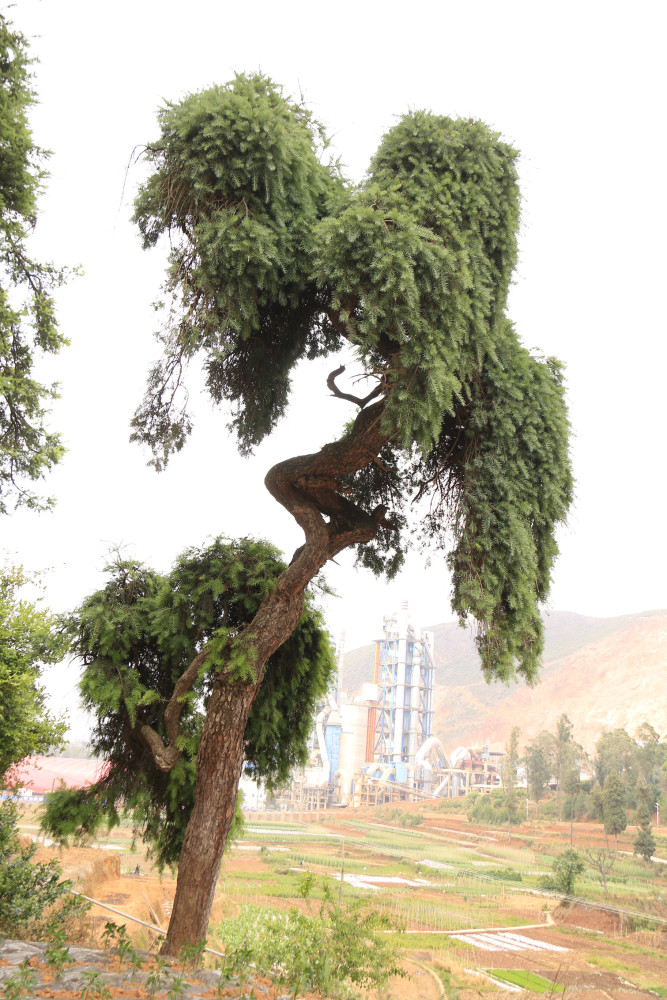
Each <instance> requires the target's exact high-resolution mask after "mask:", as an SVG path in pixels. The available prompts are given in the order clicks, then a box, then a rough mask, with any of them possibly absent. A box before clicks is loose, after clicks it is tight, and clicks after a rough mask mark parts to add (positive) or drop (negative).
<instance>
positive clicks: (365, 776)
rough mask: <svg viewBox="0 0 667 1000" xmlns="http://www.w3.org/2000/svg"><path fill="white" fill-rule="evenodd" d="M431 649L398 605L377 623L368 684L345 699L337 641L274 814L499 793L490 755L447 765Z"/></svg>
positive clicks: (460, 757)
mask: <svg viewBox="0 0 667 1000" xmlns="http://www.w3.org/2000/svg"><path fill="white" fill-rule="evenodd" d="M433 642H434V636H433V633H432V632H426V631H421V630H418V629H416V628H415V627H414V626H413V624H412V622H411V620H410V618H409V615H408V605H407V602H405V603H404V604H403V605H402V607H401V610H400V612H399V613H398V614H394V615H390V616H387V617H385V619H384V627H383V636H382V638H381V639H378V640H376V642H375V671H374V677H373V682H372V683H366V684H363V685H362V688H361V694H360V696H355V697H347V696H346V695H345V694H344V693H343V690H342V684H341V682H342V671H343V641H342V640H341V641H339V643H338V674H337V679H336V685H335V688H334V689H333V690H332V691H331V693H330V695H329V697H328V699H327V700H326V702H325V703H324V704H322V705H321V706H320V707H319V709H318V712H317V716H316V718H315V724H314V728H313V732H312V737H311V748H310V758H309V761H308V763H307V765H306V767H305V768H303V770H302V771H300V772H299V773H298V774H296V775H295V776H294V779H293V781H292V783H291V784H290V785H289V786H288V787H287V788H285V789H283V791H282V792H281V793H280V794H279V795H278V796H277V798H276V805H277V806H278V808H281V809H289V810H299V811H303V810H313V809H318V810H319V809H327V808H336V807H342V806H349V805H351V806H360V805H380V804H382V803H385V802H396V801H416V800H419V799H426V798H437V797H444V798H451V797H454V796H458V795H466V794H468V793H469V792H471V791H491V790H492V789H493V788H497V787H499V785H500V777H499V771H500V769H499V762H498V759H497V755H495V754H489V752H488V751H487V750H486V748H475V749H473V750H471V749H466V748H463V747H459V748H458V749H457V750H456V751H454V753H452V754H450V755H449V757H448V756H447V754H446V753H445V751H444V748H443V747H442V744H441V743H440V740H439V739H438V738H437V737H436V736H434V735H433V678H434V673H435V664H434V660H433Z"/></svg>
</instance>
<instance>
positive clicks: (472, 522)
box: [127, 75, 572, 953]
mask: <svg viewBox="0 0 667 1000" xmlns="http://www.w3.org/2000/svg"><path fill="white" fill-rule="evenodd" d="M159 126H160V134H159V136H158V138H157V139H156V140H155V141H154V142H152V143H150V144H149V145H148V147H147V154H146V155H147V157H148V159H149V161H150V163H151V164H152V167H153V173H152V174H151V176H150V177H149V179H148V180H147V181H146V183H145V184H144V185H143V187H142V188H141V190H140V192H139V195H138V198H137V201H136V211H135V219H136V221H137V224H138V226H139V229H140V231H141V234H142V236H143V240H144V245H145V246H146V247H147V248H149V247H153V246H155V245H156V244H157V243H158V241H159V240H160V238H161V237H163V236H167V237H168V238H169V245H170V248H171V249H170V256H169V268H168V273H167V279H166V293H167V296H168V301H167V304H166V306H165V309H164V312H163V316H164V325H163V329H162V332H161V335H160V336H161V339H162V343H163V357H162V359H161V360H160V361H159V362H158V363H157V364H156V365H155V367H154V368H153V369H152V371H151V373H150V376H149V381H148V388H147V392H146V396H145V398H144V401H143V403H142V404H141V406H140V408H139V409H138V411H137V413H136V415H135V418H134V421H133V437H134V439H135V440H137V441H139V442H142V443H144V444H147V445H148V446H150V448H151V449H152V451H153V456H154V457H153V460H152V461H153V463H154V464H155V466H156V467H157V468H158V469H159V468H161V467H163V466H164V464H165V462H166V461H167V460H168V459H169V457H170V455H171V454H172V453H173V452H175V451H178V450H179V449H180V448H182V447H183V445H184V443H185V440H186V438H187V436H188V434H189V432H190V429H191V426H192V420H191V417H190V415H189V414H188V412H187V409H186V405H185V400H186V399H187V396H186V394H185V391H184V378H185V371H186V367H187V364H188V363H189V362H191V361H192V360H193V359H194V358H195V356H197V355H199V356H200V357H201V359H202V361H203V366H204V370H205V373H206V379H207V385H208V390H209V392H210V395H211V397H212V398H213V400H214V401H216V402H219V403H225V404H227V405H228V406H229V407H230V408H231V412H230V425H229V426H230V429H231V430H232V432H233V433H234V434H235V435H236V437H237V439H238V442H239V447H240V449H241V451H242V452H244V453H246V454H249V453H250V452H251V451H252V449H253V448H254V447H255V446H256V445H257V444H259V442H260V441H262V439H263V438H264V437H265V436H266V435H267V434H269V433H270V432H271V430H272V429H273V427H274V426H275V425H276V423H277V422H278V420H279V419H280V418H281V417H282V416H283V414H284V413H285V410H286V408H287V404H288V400H289V392H290V387H291V382H290V377H291V372H292V370H293V368H294V366H295V365H296V364H297V363H298V362H299V361H301V360H307V359H313V358H316V357H318V356H320V357H322V356H326V355H329V354H331V353H332V352H335V351H337V350H339V349H340V348H341V347H342V346H343V345H345V344H347V345H351V347H352V348H353V349H354V352H355V355H356V364H357V365H358V366H359V374H360V375H361V376H364V377H366V378H367V379H368V380H369V388H368V391H367V392H366V395H365V396H359V395H357V394H356V393H353V392H349V391H346V390H345V389H344V388H342V387H341V386H340V385H339V383H338V381H337V379H339V378H340V376H341V375H342V374H343V371H344V368H343V366H341V365H339V366H338V367H337V368H336V369H335V370H334V371H332V372H331V374H330V376H329V378H328V380H327V385H328V388H329V390H330V392H331V393H333V395H334V396H335V397H337V398H339V399H341V401H346V402H347V403H348V404H352V406H354V407H356V408H357V410H358V412H357V414H356V416H355V418H354V419H353V420H352V421H351V422H349V423H348V424H347V425H346V427H345V429H344V431H343V432H342V435H341V437H340V438H339V439H338V440H337V441H334V442H332V443H330V444H326V445H324V446H323V447H322V449H321V450H320V451H319V452H316V453H314V454H310V455H301V456H298V457H294V458H290V459H288V460H286V461H284V462H281V463H280V464H278V465H276V466H274V468H272V469H271V470H270V471H269V473H268V475H267V477H266V486H267V488H268V490H269V492H270V493H271V495H272V496H273V497H274V498H275V499H276V500H277V501H278V502H279V503H280V504H282V505H283V506H284V507H285V508H286V509H287V510H288V511H289V512H290V513H291V514H292V515H293V516H294V518H295V520H296V521H297V523H298V524H299V526H300V527H301V528H302V530H303V532H304V542H303V544H302V545H301V546H300V547H299V548H298V549H297V551H296V552H295V554H294V556H293V558H292V560H291V562H290V563H289V565H288V566H287V567H286V568H285V569H284V570H283V571H282V573H281V574H280V575H279V577H278V578H277V579H275V580H274V581H273V585H272V587H271V589H270V590H267V591H266V592H265V594H264V595H263V597H262V600H261V603H260V604H259V606H258V608H257V610H256V612H255V613H254V616H253V617H252V619H251V620H248V621H247V623H244V626H243V628H240V629H239V630H238V631H234V632H233V634H223V635H220V636H219V637H218V636H217V635H216V636H213V637H212V638H211V643H210V645H208V646H203V647H202V648H201V649H199V650H198V652H197V655H196V658H195V660H194V661H193V665H192V669H191V667H190V666H188V667H187V668H186V670H185V671H184V673H183V674H182V680H180V681H179V682H177V683H176V686H175V688H174V694H173V695H172V698H171V700H170V702H169V704H168V705H167V707H166V709H165V718H167V715H168V717H169V718H170V719H171V718H175V719H176V722H175V724H174V726H173V728H172V730H171V732H170V733H169V734H168V735H162V734H161V733H159V732H158V731H157V730H156V729H155V727H151V726H144V728H143V729H142V730H141V732H139V731H138V730H136V722H135V721H134V720H133V719H132V718H131V717H130V718H129V719H128V720H127V725H129V726H130V727H131V728H132V729H133V731H136V733H137V739H138V740H140V741H141V742H142V745H143V746H145V747H146V749H147V751H148V752H150V753H151V755H152V756H153V759H154V761H155V763H156V766H157V767H158V768H159V769H164V771H165V773H166V772H168V771H169V770H171V769H172V768H174V767H177V766H179V761H180V758H181V756H182V751H181V749H180V747H179V741H181V740H182V738H183V737H182V735H181V730H180V728H179V723H178V711H177V706H178V705H180V704H181V701H180V700H179V699H182V698H183V696H184V695H185V693H186V692H187V691H188V690H189V689H190V684H191V681H193V680H194V678H195V677H197V676H198V675H199V671H200V670H202V671H206V672H207V673H208V675H209V676H210V682H209V683H210V696H209V699H208V703H207V707H208V711H207V714H206V718H205V719H204V721H203V723H202V730H201V739H200V743H199V750H198V756H197V763H196V771H197V787H196V798H195V803H194V807H193V809H192V813H191V817H190V820H189V823H188V826H187V830H186V833H185V837H184V842H183V850H182V853H181V857H180V863H179V879H178V886H177V891H176V898H175V901H174V908H173V912H172V917H171V922H170V926H169V932H168V937H167V941H166V945H165V950H166V951H167V952H170V953H175V952H177V951H178V949H179V947H180V946H181V944H182V943H183V941H184V940H186V939H190V940H192V939H195V940H201V939H203V938H204V937H205V934H206V928H207V920H208V911H209V906H210V900H211V895H212V892H213V886H214V884H215V880H216V877H217V872H218V868H219V864H220V858H221V855H222V851H223V849H224V844H225V841H226V838H227V834H228V830H229V824H230V823H231V816H232V813H233V809H232V805H231V804H232V803H233V801H234V798H235V795H236V788H237V784H238V779H239V775H240V772H241V767H242V763H243V747H244V733H245V730H246V725H247V723H248V720H249V718H250V715H251V711H252V708H253V702H254V700H255V698H256V697H257V696H258V694H259V693H260V692H261V689H262V686H263V677H264V673H265V668H266V665H267V663H269V662H270V658H271V657H272V656H273V655H274V653H275V652H276V651H277V650H278V649H279V648H280V647H281V646H282V644H283V643H284V642H286V640H288V639H289V637H290V636H291V634H292V632H293V631H294V629H295V627H296V626H297V624H298V622H299V621H300V619H301V615H302V610H303V602H304V599H305V597H304V595H305V593H306V588H307V586H308V584H309V582H310V581H311V580H312V579H313V578H314V577H315V575H316V574H317V573H319V571H320V570H321V568H322V567H323V566H324V565H325V564H326V562H327V561H328V560H329V559H333V558H334V557H335V556H336V555H337V554H338V553H339V552H341V551H342V550H343V549H345V548H348V547H350V546H355V547H356V550H357V555H358V560H359V562H360V563H361V564H362V565H364V566H367V567H369V568H370V569H371V570H373V571H374V572H376V573H381V572H386V573H388V574H389V575H391V574H392V573H395V572H396V571H397V569H398V568H399V566H400V564H401V561H402V559H403V557H404V552H405V549H406V546H407V545H408V544H409V542H410V539H412V540H413V541H415V542H416V543H420V544H422V545H423V546H425V547H429V548H431V549H433V548H435V549H436V550H438V549H439V550H441V551H443V552H448V556H447V559H448V564H449V566H450V567H451V571H452V576H453V606H454V608H455V609H456V611H457V612H458V614H459V616H460V618H461V620H462V621H464V620H468V619H469V618H472V619H474V620H476V622H477V625H478V635H477V646H478V649H479V653H480V657H481V663H482V668H483V670H484V673H485V675H486V677H487V678H489V679H490V678H501V679H505V680H506V679H508V678H509V677H512V676H514V675H515V674H517V673H518V674H519V675H520V676H522V677H524V678H526V679H527V680H528V681H533V680H534V679H535V677H536V673H537V669H538V664H539V660H540V656H541V652H542V646H543V635H542V623H541V619H540V614H539V605H540V603H541V602H543V601H544V600H545V599H546V597H547V594H548V591H549V582H550V572H551V567H552V564H553V560H554V558H555V556H556V554H557V548H556V543H555V540H554V532H555V527H556V525H557V524H558V523H559V522H561V521H563V520H564V518H565V516H566V512H567V509H568V506H569V503H570V500H571V496H572V476H571V472H570V467H569V458H568V433H569V428H568V420H567V414H566V409H565V404H564V390H563V384H562V371H561V366H560V365H559V363H558V362H557V361H555V360H554V359H543V358H539V357H533V356H532V355H531V354H530V353H529V352H528V351H527V350H525V349H524V348H523V347H522V346H521V344H520V343H519V341H518V338H517V335H516V332H515V331H514V329H513V327H512V325H511V323H510V321H509V320H508V318H507V317H506V314H505V305H506V300H507V294H508V288H509V282H510V278H511V274H512V270H513V267H514V264H515V261H516V231H517V225H518V217H519V195H518V189H517V178H516V167H515V162H516V155H517V154H516V153H515V151H514V150H513V149H511V148H510V147H509V146H508V145H507V144H505V143H503V142H501V141H500V139H499V136H498V135H497V134H496V133H493V132H492V131H490V130H489V129H488V128H487V127H486V126H485V125H483V124H482V123H480V122H475V121H454V120H451V119H448V118H444V117H438V116H436V115H432V114H428V113H426V112H421V111H417V112H413V113H411V114H408V115H406V116H404V117H403V118H402V119H401V120H400V121H399V122H398V123H397V124H396V125H395V126H394V127H393V128H392V129H391V130H390V132H389V133H388V134H387V135H386V136H385V137H384V139H383V141H382V143H381V145H380V147H379V149H378V151H377V153H376V155H375V156H374V158H373V160H372V162H371V166H370V171H369V174H368V176H367V179H366V180H365V181H364V183H363V184H361V185H353V184H347V183H345V181H344V179H343V178H342V176H341V174H340V171H339V170H338V168H337V167H336V165H335V164H332V163H327V162H326V161H325V159H324V155H323V153H324V148H323V147H324V146H325V145H326V139H325V137H324V133H323V130H322V129H321V128H320V127H319V126H318V125H317V123H316V122H315V121H314V120H313V118H312V116H311V115H310V113H309V112H308V111H307V109H306V108H305V107H304V106H303V105H302V104H299V103H294V102H292V101H291V100H288V99H286V98H285V97H284V96H283V95H282V93H281V91H280V89H279V88H278V87H276V86H275V85H274V84H273V83H272V82H271V81H270V80H268V79H266V78H265V77H263V76H260V75H255V76H237V77H236V78H235V79H234V80H233V81H232V82H231V83H230V84H228V85H226V86H222V87H214V88H212V89H209V90H206V91H203V92H201V93H197V94H193V95H191V96H189V97H186V98H185V99H184V100H183V101H181V102H180V103H179V104H168V105H166V106H165V107H164V108H163V109H162V110H161V112H160V115H159ZM316 416H317V415H316V414H314V418H315V419H316ZM413 500H414V501H415V502H414V503H413V502H412V501H413ZM416 501H420V503H417V502H416ZM415 511H416V512H417V517H416V518H414V519H413V520H412V521H410V518H409V514H411V513H412V512H415Z"/></svg>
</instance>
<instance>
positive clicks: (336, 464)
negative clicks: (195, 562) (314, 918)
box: [146, 399, 388, 955]
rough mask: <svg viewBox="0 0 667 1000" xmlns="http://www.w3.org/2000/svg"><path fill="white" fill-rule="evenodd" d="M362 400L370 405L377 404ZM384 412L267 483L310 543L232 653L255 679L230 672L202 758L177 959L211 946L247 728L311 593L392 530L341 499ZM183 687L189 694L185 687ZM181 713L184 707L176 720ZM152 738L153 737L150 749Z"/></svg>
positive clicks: (373, 409)
mask: <svg viewBox="0 0 667 1000" xmlns="http://www.w3.org/2000/svg"><path fill="white" fill-rule="evenodd" d="M359 402H360V403H361V404H362V405H364V404H365V403H366V402H368V400H367V399H366V400H363V401H359ZM384 406H385V401H384V399H381V400H379V401H378V402H375V403H373V405H371V406H368V407H367V408H365V409H362V410H361V411H360V412H359V414H358V415H357V418H356V420H355V422H354V425H353V427H352V430H351V432H350V433H349V434H348V435H346V437H345V438H344V439H342V440H341V441H336V442H334V443H332V444H328V445H325V446H324V447H323V448H322V449H321V451H319V452H317V453H315V454H313V455H304V456H300V457H298V458H292V459H289V460H288V461H286V462H281V463H280V464H279V465H276V466H274V467H273V469H271V471H270V472H269V474H268V475H267V477H266V486H267V488H268V490H269V491H270V493H271V494H272V496H274V497H275V499H276V500H278V502H279V503H281V504H282V505H283V506H284V507H286V508H287V510H289V511H290V513H291V514H292V515H293V516H294V518H295V519H296V521H297V523H298V524H299V525H300V526H301V528H302V529H303V531H304V535H305V541H304V544H303V545H302V546H301V547H300V548H299V549H297V551H296V552H295V554H294V557H293V559H292V562H291V563H290V565H289V566H288V567H287V569H285V570H284V572H283V573H282V574H281V575H280V577H279V578H278V581H277V585H276V587H275V589H274V590H273V591H272V592H271V593H270V594H269V595H267V597H266V598H265V599H264V600H263V602H262V604H261V605H260V607H259V609H258V611H257V614H256V615H255V617H254V618H253V620H252V621H251V622H250V623H249V624H248V625H247V626H246V628H245V629H244V630H243V631H242V632H241V633H240V634H239V635H238V636H236V638H235V639H234V640H233V641H232V644H231V646H230V654H231V653H232V652H234V653H238V652H241V653H243V655H245V656H246V657H249V658H250V659H251V662H252V663H253V669H254V677H253V678H252V679H251V680H249V681H244V682H242V681H238V680H234V679H233V678H232V677H231V676H230V674H229V672H228V671H226V670H225V669H224V668H223V669H222V670H221V671H220V672H219V673H218V675H217V677H216V679H215V682H214V685H213V691H212V694H211V697H210V699H209V705H208V710H207V715H206V719H205V720H204V724H203V728H202V737H201V743H200V747H199V753H198V756H197V792H196V800H195V805H194V808H193V810H192V815H191V817H190V821H189V823H188V827H187V830H186V833H185V839H184V843H183V850H182V852H181V857H180V861H179V866H178V882H177V886H176V897H175V899H174V907H173V910H172V915H171V921H170V924H169V930H168V934H167V938H166V940H165V943H164V945H163V948H162V952H163V954H167V955H177V954H178V952H179V950H180V948H181V946H182V945H183V944H185V943H188V942H189V943H195V942H201V941H204V940H205V939H206V934H207V930H208V920H209V915H210V911H211V904H212V902H213V894H214V892H215V885H216V881H217V877H218V872H219V869H220V863H221V860H222V855H223V851H224V848H225V844H226V842H227V837H228V835H229V830H230V828H231V824H232V819H233V816H234V806H235V803H236V794H237V788H238V782H239V778H240V776H241V769H242V767H243V740H244V733H245V728H246V724H247V721H248V716H249V714H250V710H251V708H252V703H253V701H254V698H255V696H256V694H257V691H258V690H259V687H260V684H261V682H262V677H263V673H264V667H265V665H266V662H267V660H268V659H269V657H270V656H271V655H272V654H273V653H274V652H275V651H276V650H277V649H278V648H279V647H280V646H281V645H282V644H283V643H284V642H285V641H286V640H287V639H288V638H289V636H290V635H291V634H292V632H293V631H294V629H295V628H296V626H297V624H298V622H299V618H300V616H301V610H302V607H303V600H304V592H305V589H306V587H307V586H308V584H309V583H310V581H311V580H312V579H313V577H314V576H316V575H317V573H318V572H319V571H320V569H321V568H322V567H323V566H324V564H325V563H326V562H327V560H328V559H331V558H332V557H333V556H335V555H336V554H337V553H338V552H340V551H341V550H342V549H344V548H346V547H347V546H349V545H354V544H356V543H358V542H367V541H370V540H371V539H372V538H374V537H375V535H376V533H377V531H378V528H379V527H380V526H381V525H386V524H387V522H386V521H385V514H386V511H385V509H384V508H383V507H378V508H377V509H376V510H375V511H373V512H372V513H370V514H369V513H367V512H365V511H362V510H360V509H359V508H358V507H356V506H355V505H354V504H353V503H351V502H350V501H349V500H348V499H347V498H346V497H344V496H342V495H341V494H340V493H339V492H338V490H339V488H340V487H339V479H340V477H341V476H345V475H348V474H350V473H352V472H355V471H358V470H359V469H363V468H364V467H365V466H366V465H368V464H369V463H370V462H373V461H375V460H376V459H377V457H378V455H379V453H380V450H381V449H382V447H383V445H384V444H385V443H386V442H387V440H388V437H387V435H386V434H385V433H384V432H383V431H382V429H381V418H382V414H383V412H384ZM203 653H204V654H205V651H203ZM201 656H202V654H201V653H200V654H199V657H198V658H197V659H198V661H199V662H198V664H197V667H199V666H200V665H201V662H202V661H201V659H200V658H201ZM193 662H194V661H193ZM191 666H192V665H191ZM194 673H196V671H193V670H191V669H190V668H188V670H187V671H186V674H187V675H190V674H194ZM186 674H184V675H183V676H184V677H185V676H186ZM179 685H180V681H179ZM179 685H177V688H178V689H179V691H180V690H181V688H182V687H183V686H184V685H180V687H179ZM174 704H175V705H176V702H175V701H174ZM177 714H178V713H177V709H176V708H175V709H174V712H173V713H172V715H173V716H174V717H175V716H177ZM153 735H154V734H153ZM152 738H153V736H152V735H150V734H148V735H147V737H146V741H147V743H148V741H149V740H151V739H152ZM158 739H159V738H158ZM159 742H160V744H161V749H160V747H155V749H154V757H155V759H156V763H158V757H160V759H161V760H165V748H164V745H163V744H162V741H159ZM167 749H169V748H167ZM158 766H165V769H168V766H173V764H168V763H167V762H166V761H165V764H164V765H161V764H159V763H158Z"/></svg>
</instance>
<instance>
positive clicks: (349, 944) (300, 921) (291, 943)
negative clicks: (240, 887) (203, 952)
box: [217, 884, 403, 996]
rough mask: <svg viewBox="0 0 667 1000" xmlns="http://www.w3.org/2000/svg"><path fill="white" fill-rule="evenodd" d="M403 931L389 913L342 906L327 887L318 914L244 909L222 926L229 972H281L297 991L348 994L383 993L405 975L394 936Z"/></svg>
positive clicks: (293, 910)
mask: <svg viewBox="0 0 667 1000" xmlns="http://www.w3.org/2000/svg"><path fill="white" fill-rule="evenodd" d="M391 928H393V929H398V927H397V925H396V924H395V923H394V922H393V921H392V919H391V918H390V917H389V916H387V915H386V914H383V913H379V912H378V911H377V910H374V909H373V908H372V907H370V906H367V905H364V904H362V903H359V902H354V903H349V904H347V905H345V906H338V905H337V903H336V902H335V901H334V899H333V897H332V895H331V890H330V889H329V887H328V885H326V884H325V885H324V899H323V901H322V906H321V909H320V912H319V915H313V914H307V913H301V912H299V911H298V910H296V909H292V910H290V911H289V912H288V913H284V912H282V911H278V910H271V909H268V908H266V907H260V906H245V907H244V908H243V910H242V911H241V914H240V915H239V916H238V917H233V918H231V919H230V920H225V921H223V922H222V923H221V924H219V925H218V928H217V932H218V935H219V937H220V938H221V939H222V941H223V944H224V947H225V955H226V971H227V972H228V973H234V972H241V973H243V972H245V971H246V969H247V967H248V965H251V964H252V965H254V966H255V967H256V968H257V969H258V970H260V971H267V972H268V971H270V970H274V972H275V970H276V968H278V969H280V981H281V982H282V983H285V984H286V985H288V986H289V988H290V989H292V990H294V992H295V995H296V994H297V993H301V992H305V991H306V990H320V991H321V992H322V993H326V995H327V996H329V995H330V996H348V995H350V991H351V989H352V987H361V988H363V989H378V988H380V987H381V986H383V984H384V983H386V982H387V980H388V979H389V978H390V976H395V975H402V974H403V972H402V970H401V968H400V966H399V965H398V963H397V961H396V958H395V954H394V949H393V947H392V944H391V941H390V939H389V935H387V934H384V933H383V931H386V930H387V929H391Z"/></svg>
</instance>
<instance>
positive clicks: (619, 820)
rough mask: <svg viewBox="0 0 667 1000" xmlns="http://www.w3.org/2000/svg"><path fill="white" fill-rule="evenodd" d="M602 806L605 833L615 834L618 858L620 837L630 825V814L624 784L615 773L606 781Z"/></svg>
mask: <svg viewBox="0 0 667 1000" xmlns="http://www.w3.org/2000/svg"><path fill="white" fill-rule="evenodd" d="M602 804H603V810H604V829H605V833H606V834H613V836H614V838H615V841H616V855H617V856H618V835H619V833H623V831H624V830H625V828H626V826H627V825H628V814H627V812H626V808H625V791H624V789H623V783H622V781H621V779H620V778H619V777H618V775H617V774H616V773H614V772H613V771H612V773H611V774H610V775H609V776H608V778H607V780H606V781H605V785H604V790H603V793H602Z"/></svg>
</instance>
